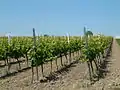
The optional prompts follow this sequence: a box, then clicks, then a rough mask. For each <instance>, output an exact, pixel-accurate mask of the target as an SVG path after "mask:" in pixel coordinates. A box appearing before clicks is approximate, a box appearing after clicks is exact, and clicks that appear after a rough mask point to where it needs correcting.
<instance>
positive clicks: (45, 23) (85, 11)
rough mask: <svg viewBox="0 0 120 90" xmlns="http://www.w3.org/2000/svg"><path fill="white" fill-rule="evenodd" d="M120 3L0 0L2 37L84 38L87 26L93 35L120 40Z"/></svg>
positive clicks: (82, 0) (109, 1)
mask: <svg viewBox="0 0 120 90" xmlns="http://www.w3.org/2000/svg"><path fill="white" fill-rule="evenodd" d="M119 4H120V1H119V0H114V1H113V0H99V1H97V0H91V1H90V0H34V1H33V0H20V1H17V0H0V26H1V27H0V35H3V34H5V33H9V32H11V35H14V36H31V35H32V29H33V28H35V30H36V33H37V34H39V35H41V34H42V35H43V34H48V35H57V36H65V35H66V33H69V34H70V35H71V36H75V35H77V36H79V35H83V28H84V26H86V27H87V28H88V30H91V31H92V32H93V33H102V34H104V35H110V36H120V30H119V29H120V27H119V26H120V25H119V23H120V11H119V9H120V5H119Z"/></svg>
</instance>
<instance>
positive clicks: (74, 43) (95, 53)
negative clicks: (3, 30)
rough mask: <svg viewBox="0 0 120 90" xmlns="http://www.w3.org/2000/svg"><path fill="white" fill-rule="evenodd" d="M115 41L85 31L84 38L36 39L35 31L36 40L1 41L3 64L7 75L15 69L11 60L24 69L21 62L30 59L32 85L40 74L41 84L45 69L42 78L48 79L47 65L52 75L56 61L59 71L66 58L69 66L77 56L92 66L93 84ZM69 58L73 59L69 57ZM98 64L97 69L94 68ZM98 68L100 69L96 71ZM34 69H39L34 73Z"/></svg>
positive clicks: (57, 37) (0, 58)
mask: <svg viewBox="0 0 120 90" xmlns="http://www.w3.org/2000/svg"><path fill="white" fill-rule="evenodd" d="M112 40H113V38H112V37H111V36H104V35H96V36H95V35H93V33H92V32H91V31H86V28H84V36H83V37H80V36H73V37H72V36H69V35H68V36H66V37H65V36H64V37H62V36H61V37H59V36H52V37H51V36H46V37H42V36H38V37H37V36H36V35H35V29H34V28H33V37H13V38H12V39H11V40H10V39H9V38H8V39H7V38H6V37H1V38H0V41H1V42H0V60H4V62H5V66H7V73H9V69H10V67H11V64H10V61H11V59H16V60H17V63H18V65H19V70H20V69H21V64H20V60H19V58H21V57H24V58H26V62H27V67H29V62H31V68H32V69H31V70H32V80H31V81H32V82H33V80H34V75H35V72H36V76H37V81H39V70H38V67H39V66H41V74H42V78H44V77H45V75H44V66H43V65H44V64H45V63H47V62H50V64H51V67H50V68H51V70H50V74H52V68H53V67H52V62H53V60H54V61H55V64H56V70H59V69H58V60H57V59H58V58H60V63H61V66H62V67H65V64H63V59H62V57H63V56H65V58H66V60H67V63H68V65H70V64H71V63H72V58H71V55H72V54H73V56H74V52H77V57H80V58H79V60H80V61H82V62H86V63H87V65H88V70H89V76H90V80H91V81H92V80H93V78H94V77H98V79H99V77H100V68H101V65H102V63H103V62H104V60H103V58H104V57H106V56H107V54H108V53H109V51H111V46H112ZM68 56H69V57H68ZM93 64H94V65H93ZM94 66H95V67H96V69H95V70H94ZM34 68H36V69H35V70H34Z"/></svg>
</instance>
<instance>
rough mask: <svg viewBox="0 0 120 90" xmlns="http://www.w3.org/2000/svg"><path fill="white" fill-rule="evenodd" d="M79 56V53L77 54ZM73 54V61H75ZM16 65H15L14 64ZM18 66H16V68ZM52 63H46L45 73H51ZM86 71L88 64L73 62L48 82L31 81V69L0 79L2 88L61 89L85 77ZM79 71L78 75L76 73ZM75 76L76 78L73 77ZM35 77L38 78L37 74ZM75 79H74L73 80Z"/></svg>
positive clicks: (54, 67) (28, 89)
mask: <svg viewBox="0 0 120 90" xmlns="http://www.w3.org/2000/svg"><path fill="white" fill-rule="evenodd" d="M75 56H77V54H75ZM75 61H76V60H74V58H73V55H72V62H75ZM65 62H66V58H65V57H63V63H65ZM13 67H14V66H13ZM15 68H16V66H15V67H14V69H15ZM58 68H59V69H60V68H61V63H60V58H58ZM50 70H51V69H50V63H48V64H45V65H44V74H45V75H49V73H50ZM53 71H56V64H55V61H53ZM85 71H86V65H85V64H81V63H79V62H75V63H73V64H71V66H70V67H68V68H65V69H62V70H61V71H59V72H57V73H55V75H53V77H51V78H52V79H51V80H48V81H47V82H44V83H40V80H39V81H38V82H34V83H31V78H32V77H31V76H32V75H31V69H29V70H26V71H25V72H21V73H17V74H15V75H13V76H10V77H6V78H4V79H1V80H0V90H61V89H62V88H66V86H68V85H69V86H71V85H72V84H73V82H76V80H77V79H78V78H80V77H81V79H82V78H83V76H84V74H85ZM76 73H78V75H77V74H76ZM41 76H42V75H41V67H39V79H41V78H42V77H41ZM73 77H74V78H73ZM34 79H35V80H36V74H35V77H34ZM73 79H74V80H73Z"/></svg>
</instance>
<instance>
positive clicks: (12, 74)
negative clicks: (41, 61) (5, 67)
mask: <svg viewBox="0 0 120 90" xmlns="http://www.w3.org/2000/svg"><path fill="white" fill-rule="evenodd" d="M28 69H31V67H27V68H24V69H22V70H18V71H15V72H12V73H7V74H6V75H3V76H0V79H5V78H7V77H10V76H15V75H16V74H18V73H21V72H24V71H26V70H28Z"/></svg>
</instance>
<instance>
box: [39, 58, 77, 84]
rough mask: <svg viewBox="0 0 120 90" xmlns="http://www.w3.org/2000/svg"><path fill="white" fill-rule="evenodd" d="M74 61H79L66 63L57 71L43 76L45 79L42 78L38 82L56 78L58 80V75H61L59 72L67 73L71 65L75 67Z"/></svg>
mask: <svg viewBox="0 0 120 90" xmlns="http://www.w3.org/2000/svg"><path fill="white" fill-rule="evenodd" d="M76 63H79V61H78V60H76V61H73V62H72V63H71V64H70V65H66V66H64V67H63V68H61V69H59V70H58V71H55V72H53V73H52V74H50V75H48V76H46V77H45V78H46V79H44V80H43V79H41V80H40V82H41V83H44V82H47V81H56V80H58V79H59V75H61V74H62V75H65V74H66V73H69V71H70V68H71V67H75V66H76V65H75V64H76Z"/></svg>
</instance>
